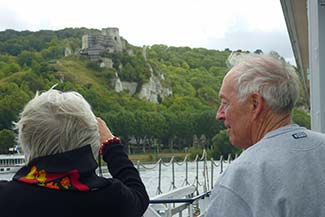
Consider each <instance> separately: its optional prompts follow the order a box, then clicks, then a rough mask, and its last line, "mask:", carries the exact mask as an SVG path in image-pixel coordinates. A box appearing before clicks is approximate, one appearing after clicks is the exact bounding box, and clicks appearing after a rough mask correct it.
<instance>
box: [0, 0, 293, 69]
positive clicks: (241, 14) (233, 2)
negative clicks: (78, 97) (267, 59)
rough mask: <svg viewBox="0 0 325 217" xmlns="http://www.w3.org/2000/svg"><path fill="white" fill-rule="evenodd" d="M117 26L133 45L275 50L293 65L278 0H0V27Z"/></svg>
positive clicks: (59, 27)
mask: <svg viewBox="0 0 325 217" xmlns="http://www.w3.org/2000/svg"><path fill="white" fill-rule="evenodd" d="M67 27H87V28H96V29H102V28H107V27H118V28H119V30H120V35H121V36H122V37H123V38H125V39H126V40H127V41H128V42H129V43H130V44H132V45H135V46H143V45H153V44H165V45H168V46H177V47H179V46H188V47H192V48H195V47H204V48H208V49H216V50H224V49H225V48H230V49H231V50H237V49H242V50H249V51H255V50H256V49H262V50H263V51H264V52H269V51H271V50H274V51H277V52H278V53H279V54H280V55H281V56H283V57H284V58H286V59H287V60H288V61H290V62H291V63H294V58H293V54H292V49H291V45H290V41H289V36H288V33H287V29H286V24H285V20H284V17H283V13H282V9H281V4H280V0H244V1H243V0H114V1H113V0H89V1H84V0H52V1H48V0H0V31H3V30H6V29H15V30H30V31H38V30H44V29H46V30H59V29H63V28H67Z"/></svg>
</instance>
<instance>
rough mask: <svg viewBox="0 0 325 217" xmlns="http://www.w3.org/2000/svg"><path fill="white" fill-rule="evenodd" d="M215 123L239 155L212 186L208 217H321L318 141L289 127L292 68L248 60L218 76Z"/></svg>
mask: <svg viewBox="0 0 325 217" xmlns="http://www.w3.org/2000/svg"><path fill="white" fill-rule="evenodd" d="M219 96H220V98H221V104H220V107H219V109H218V111H217V119H218V120H221V121H223V122H224V125H225V127H226V129H227V133H228V136H229V139H230V142H231V144H233V145H235V146H237V147H240V148H243V149H245V150H244V151H243V153H242V154H241V156H240V157H239V158H237V159H236V160H235V161H234V162H233V163H232V164H230V165H229V167H228V168H227V170H226V171H225V172H224V173H223V174H222V176H221V177H220V179H219V180H218V181H217V183H216V184H215V186H214V189H213V193H212V198H211V200H212V201H211V203H210V204H209V208H208V211H207V215H206V216H208V217H212V216H220V217H240V216H243V217H268V216H270V217H278V216H279V217H280V216H281V217H282V216H283V217H284V216H292V217H303V216H304V217H311V216H325V203H324V202H323V201H324V200H325V169H324V165H325V157H324V156H325V135H323V134H321V133H316V132H313V131H310V130H307V129H305V128H303V127H300V126H298V125H296V124H293V123H292V118H291V111H292V109H293V107H294V105H295V103H296V102H297V100H298V98H299V85H298V79H297V76H296V74H295V72H294V71H293V69H292V68H291V67H289V66H288V65H287V64H285V63H284V62H282V61H280V60H278V59H276V58H274V57H272V56H268V55H247V56H246V57H244V58H242V59H241V61H240V62H239V63H238V64H237V65H235V66H234V67H233V68H232V69H231V70H230V71H229V72H228V73H227V74H226V76H225V77H224V80H223V83H222V87H221V89H220V93H219Z"/></svg>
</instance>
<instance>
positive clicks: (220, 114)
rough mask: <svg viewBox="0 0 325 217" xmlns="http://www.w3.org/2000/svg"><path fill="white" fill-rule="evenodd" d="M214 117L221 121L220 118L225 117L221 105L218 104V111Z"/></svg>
mask: <svg viewBox="0 0 325 217" xmlns="http://www.w3.org/2000/svg"><path fill="white" fill-rule="evenodd" d="M216 119H217V120H219V121H222V120H224V119H225V113H224V111H223V108H222V106H220V107H219V109H218V111H217V114H216Z"/></svg>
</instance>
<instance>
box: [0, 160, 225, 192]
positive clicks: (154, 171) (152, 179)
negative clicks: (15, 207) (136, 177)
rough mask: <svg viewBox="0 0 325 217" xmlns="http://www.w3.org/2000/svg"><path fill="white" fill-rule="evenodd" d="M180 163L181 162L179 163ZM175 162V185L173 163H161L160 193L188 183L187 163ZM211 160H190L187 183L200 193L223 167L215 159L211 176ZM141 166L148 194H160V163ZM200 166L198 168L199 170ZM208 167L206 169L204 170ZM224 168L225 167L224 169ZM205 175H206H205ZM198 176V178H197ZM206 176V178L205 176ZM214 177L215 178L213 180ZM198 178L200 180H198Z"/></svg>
mask: <svg viewBox="0 0 325 217" xmlns="http://www.w3.org/2000/svg"><path fill="white" fill-rule="evenodd" d="M179 164H180V163H179ZM179 164H177V163H174V186H173V184H172V183H173V173H172V171H173V169H172V164H171V163H169V164H166V163H165V164H161V175H160V176H161V181H160V190H161V192H160V193H166V192H168V191H170V190H172V189H174V188H175V187H176V188H178V187H182V186H183V185H184V184H185V183H186V164H185V163H182V165H179ZM211 165H212V164H211V162H210V161H207V163H206V164H204V162H203V161H199V162H198V164H196V162H188V165H187V171H188V173H187V174H188V175H187V183H188V184H194V185H197V186H198V189H199V193H202V192H203V190H204V189H203V188H204V183H205V186H206V188H207V189H208V190H209V189H211V185H212V184H211V182H213V183H214V182H215V181H216V180H217V179H218V177H219V176H220V172H221V167H220V166H217V165H220V164H219V161H214V164H213V178H212V177H211V173H212V170H211V167H212V166H211ZM227 165H228V164H227V163H224V165H223V166H224V168H226V167H227ZM135 166H136V167H137V168H139V171H140V176H141V178H142V180H143V182H144V185H145V186H146V189H147V191H148V194H149V196H150V197H153V196H156V195H157V194H158V187H159V165H158V164H144V165H142V164H141V165H140V166H138V165H135ZM197 167H198V170H197ZM204 168H206V170H204ZM224 168H223V169H224ZM13 175H14V173H8V174H0V180H10V179H11V178H12V177H13ZM103 175H104V176H105V177H110V174H109V173H108V172H107V170H106V169H103ZM204 175H205V176H204ZM196 176H197V179H196ZM204 177H206V178H204ZM212 179H213V180H212ZM196 180H198V182H197V181H196Z"/></svg>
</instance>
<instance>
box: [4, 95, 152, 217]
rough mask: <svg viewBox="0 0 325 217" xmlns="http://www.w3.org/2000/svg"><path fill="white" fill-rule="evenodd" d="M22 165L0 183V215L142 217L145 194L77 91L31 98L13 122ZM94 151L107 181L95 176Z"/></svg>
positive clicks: (133, 171)
mask: <svg viewBox="0 0 325 217" xmlns="http://www.w3.org/2000/svg"><path fill="white" fill-rule="evenodd" d="M17 129H18V131H19V132H18V142H19V143H20V145H21V147H22V149H23V151H24V153H25V156H26V161H27V164H26V166H24V167H22V168H21V169H20V170H19V171H18V172H17V173H16V174H15V176H14V178H13V180H12V181H1V182H0V206H1V212H0V213H1V216H2V217H5V216H33V217H35V216H56V217H57V216H78V217H80V216H87V217H90V216H116V217H117V216H127V217H130V216H142V214H143V213H144V212H145V210H146V208H147V206H148V201H149V198H148V195H147V192H146V189H145V186H144V185H143V183H142V181H141V178H140V176H139V173H138V171H137V170H136V169H135V168H134V166H133V164H132V162H131V161H130V160H129V159H128V156H127V155H126V153H125V152H124V151H123V147H122V145H121V144H120V139H119V138H117V137H114V136H113V135H112V133H111V131H110V130H109V128H108V127H107V126H106V124H105V122H104V121H103V120H102V119H100V118H96V117H95V115H94V114H93V112H92V110H91V107H90V105H89V104H88V103H87V101H86V100H85V99H84V98H83V97H82V96H81V95H80V94H79V93H77V92H60V91H58V90H54V89H51V90H49V91H47V92H44V93H42V94H40V95H38V94H37V95H36V97H35V98H34V99H32V100H31V101H30V102H29V103H28V104H27V105H26V106H25V108H24V110H23V112H22V113H21V116H20V120H19V121H18V123H17ZM99 152H100V153H101V154H102V156H103V159H104V161H106V162H107V165H108V169H109V171H110V173H111V175H112V177H113V178H104V177H99V176H97V175H96V173H95V170H96V168H97V166H98V165H97V163H96V160H95V158H97V156H98V154H99Z"/></svg>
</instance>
